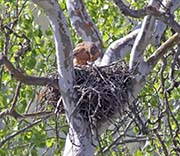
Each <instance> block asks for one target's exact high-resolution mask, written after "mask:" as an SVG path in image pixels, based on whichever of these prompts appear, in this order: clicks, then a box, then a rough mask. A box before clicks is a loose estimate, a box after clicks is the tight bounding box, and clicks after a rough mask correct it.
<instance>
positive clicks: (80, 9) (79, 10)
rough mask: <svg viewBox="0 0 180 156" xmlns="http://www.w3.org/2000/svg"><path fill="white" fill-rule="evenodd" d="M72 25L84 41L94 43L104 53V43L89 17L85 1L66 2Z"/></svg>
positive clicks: (67, 0)
mask: <svg viewBox="0 0 180 156" xmlns="http://www.w3.org/2000/svg"><path fill="white" fill-rule="evenodd" d="M66 5H67V9H68V13H69V18H70V20H71V24H72V26H73V27H74V29H75V30H76V32H77V34H78V35H79V36H80V37H81V38H82V40H83V41H91V42H94V43H95V44H96V45H97V47H98V48H99V49H100V51H102V48H103V42H102V37H101V34H100V32H99V30H98V28H97V27H96V25H95V24H94V23H93V21H92V20H91V18H90V16H89V15H88V13H87V11H86V8H85V5H84V1H83V0H66Z"/></svg>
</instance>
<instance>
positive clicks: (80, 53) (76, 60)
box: [73, 41, 100, 66]
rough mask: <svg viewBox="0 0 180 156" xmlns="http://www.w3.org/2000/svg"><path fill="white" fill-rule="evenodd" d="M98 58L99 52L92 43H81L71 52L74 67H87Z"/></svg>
mask: <svg viewBox="0 0 180 156" xmlns="http://www.w3.org/2000/svg"><path fill="white" fill-rule="evenodd" d="M99 57H100V51H99V49H98V47H97V46H96V45H95V43H93V42H87V41H86V42H85V41H84V42H81V43H79V44H77V46H76V47H75V48H74V50H73V64H74V66H83V65H88V64H89V63H91V62H94V61H96V60H97V59H98V58H99Z"/></svg>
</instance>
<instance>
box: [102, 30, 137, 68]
mask: <svg viewBox="0 0 180 156" xmlns="http://www.w3.org/2000/svg"><path fill="white" fill-rule="evenodd" d="M139 31H140V29H137V30H134V31H132V32H131V33H129V34H128V35H127V36H125V37H123V38H121V39H119V40H116V41H114V42H113V43H112V44H111V45H110V46H109V47H108V49H107V50H106V52H105V54H104V56H103V58H102V60H101V66H105V65H109V64H110V63H112V62H114V61H116V60H117V59H118V58H123V57H125V56H126V55H127V54H128V53H129V52H130V50H131V48H132V46H133V44H134V40H135V38H136V36H137V34H138V33H139Z"/></svg>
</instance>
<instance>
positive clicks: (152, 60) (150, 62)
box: [147, 33, 180, 71]
mask: <svg viewBox="0 0 180 156" xmlns="http://www.w3.org/2000/svg"><path fill="white" fill-rule="evenodd" d="M179 41H180V36H179V35H178V33H176V34H174V35H173V36H172V37H171V38H169V39H168V40H167V41H166V42H165V43H163V44H162V45H161V46H160V47H159V48H158V49H157V50H156V51H155V52H154V53H153V54H152V55H151V56H150V58H149V59H148V60H147V64H148V66H149V71H151V70H152V69H153V68H154V66H155V65H156V64H157V62H158V61H159V59H160V58H162V56H163V55H164V54H166V53H167V51H168V50H169V49H171V48H172V47H174V45H175V44H177V43H179Z"/></svg>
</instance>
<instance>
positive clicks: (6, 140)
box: [0, 119, 43, 147]
mask: <svg viewBox="0 0 180 156" xmlns="http://www.w3.org/2000/svg"><path fill="white" fill-rule="evenodd" d="M42 121H43V120H42V119H39V120H37V121H35V122H33V123H31V124H30V125H28V126H26V127H24V128H22V129H21V130H19V131H17V132H15V133H13V134H10V135H9V136H7V137H6V138H5V139H4V140H2V141H1V142H0V147H2V146H3V145H4V144H5V143H6V142H8V141H9V140H11V139H12V138H14V137H15V136H17V135H18V134H21V133H24V132H25V131H26V130H28V129H29V128H31V127H33V126H35V125H37V124H38V123H40V122H42Z"/></svg>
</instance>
